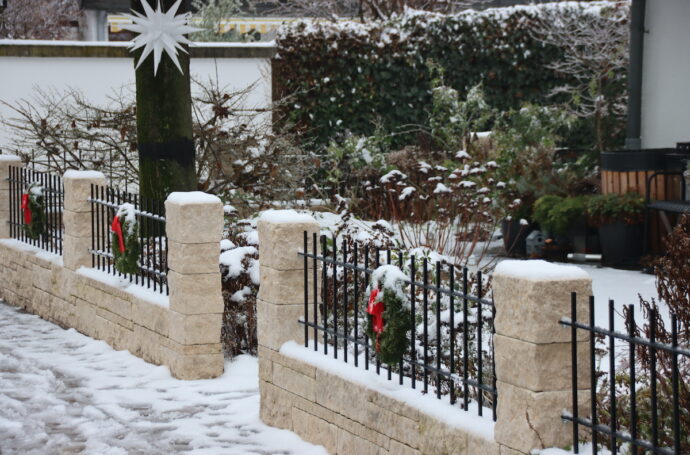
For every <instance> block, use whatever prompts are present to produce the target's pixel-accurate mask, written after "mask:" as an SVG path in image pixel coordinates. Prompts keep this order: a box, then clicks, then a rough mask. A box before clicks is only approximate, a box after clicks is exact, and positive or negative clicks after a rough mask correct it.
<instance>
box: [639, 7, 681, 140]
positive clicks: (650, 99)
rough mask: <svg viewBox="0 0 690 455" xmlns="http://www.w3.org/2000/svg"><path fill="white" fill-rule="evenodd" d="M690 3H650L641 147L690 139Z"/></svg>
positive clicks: (647, 20)
mask: <svg viewBox="0 0 690 455" xmlns="http://www.w3.org/2000/svg"><path fill="white" fill-rule="evenodd" d="M688 18H690V2H688V1H687V0H663V1H662V0H654V1H651V2H647V12H646V18H645V30H646V32H647V33H645V36H644V69H643V73H642V147H643V148H658V147H675V145H676V142H688V141H690V115H688V112H690V82H688V74H690V55H689V54H688V48H690V30H689V29H688V25H687V22H688Z"/></svg>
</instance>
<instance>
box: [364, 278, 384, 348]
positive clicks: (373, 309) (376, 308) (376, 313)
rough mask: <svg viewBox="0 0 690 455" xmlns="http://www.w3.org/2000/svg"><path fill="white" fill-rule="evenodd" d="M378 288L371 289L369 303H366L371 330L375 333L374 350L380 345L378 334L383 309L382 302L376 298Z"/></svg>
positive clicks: (381, 322) (380, 327) (381, 326)
mask: <svg viewBox="0 0 690 455" xmlns="http://www.w3.org/2000/svg"><path fill="white" fill-rule="evenodd" d="M379 292H380V291H379V290H378V289H374V290H372V291H371V294H369V305H367V313H369V314H370V315H371V316H372V318H373V321H372V325H373V327H372V328H373V330H374V333H375V334H376V352H379V350H380V348H381V346H380V345H379V335H381V333H383V310H384V309H385V308H384V306H383V302H382V301H380V300H378V301H377V300H376V299H377V298H378V295H379Z"/></svg>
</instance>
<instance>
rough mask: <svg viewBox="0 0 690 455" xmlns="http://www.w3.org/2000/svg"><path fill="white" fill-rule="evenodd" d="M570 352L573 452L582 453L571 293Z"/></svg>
mask: <svg viewBox="0 0 690 455" xmlns="http://www.w3.org/2000/svg"><path fill="white" fill-rule="evenodd" d="M570 321H571V325H570V340H571V342H570V350H571V355H572V375H571V377H572V387H573V452H574V453H580V438H579V437H578V433H579V424H578V421H577V419H578V415H579V410H578V400H577V327H575V323H576V322H577V293H575V292H571V293H570Z"/></svg>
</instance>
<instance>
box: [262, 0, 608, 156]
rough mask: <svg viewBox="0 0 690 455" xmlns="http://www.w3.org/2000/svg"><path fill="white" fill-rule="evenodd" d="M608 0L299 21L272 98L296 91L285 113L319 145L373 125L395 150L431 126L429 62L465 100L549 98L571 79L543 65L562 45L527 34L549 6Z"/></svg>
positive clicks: (283, 48)
mask: <svg viewBox="0 0 690 455" xmlns="http://www.w3.org/2000/svg"><path fill="white" fill-rule="evenodd" d="M606 7H615V4H613V3H610V2H595V3H588V4H586V6H578V5H574V4H572V3H570V4H561V5H554V4H550V5H549V4H547V5H542V6H525V7H510V8H499V9H490V10H486V11H484V12H475V11H469V12H465V13H460V14H456V15H441V14H435V13H426V12H419V11H407V12H406V13H405V14H403V15H402V16H398V17H394V18H393V19H391V20H389V21H388V22H386V23H381V22H372V23H366V24H360V23H357V22H350V21H346V22H339V23H333V22H318V21H301V22H296V23H292V24H289V25H286V26H284V27H283V28H282V29H281V31H280V32H279V34H278V37H277V46H278V54H277V56H276V58H275V59H274V61H273V77H274V96H275V98H276V99H281V98H283V97H284V96H287V95H290V94H294V98H293V99H292V100H291V102H290V103H289V105H287V106H285V107H284V109H285V112H284V113H285V114H287V115H286V116H285V117H284V118H286V119H287V121H289V122H291V123H293V124H294V126H295V127H296V128H297V130H298V131H303V132H305V133H306V136H307V138H309V139H311V140H313V141H314V145H315V146H316V148H317V149H318V148H321V147H323V146H325V145H326V144H327V143H328V142H329V140H330V139H331V138H333V137H334V136H336V135H338V134H339V133H344V132H345V131H348V130H349V131H350V132H352V133H354V134H357V135H371V134H373V132H374V130H375V129H376V125H375V123H376V122H380V126H382V127H383V129H384V130H386V131H390V132H397V133H399V134H398V135H396V136H394V138H393V139H394V144H393V145H394V146H402V145H405V144H409V143H413V142H415V141H416V139H417V138H416V137H415V134H416V133H415V132H414V130H415V129H416V130H417V131H418V130H419V126H420V125H423V126H426V125H428V112H427V111H428V109H429V105H430V100H431V91H430V76H429V71H428V69H427V64H426V62H427V61H428V60H429V59H431V60H433V61H434V62H436V63H437V64H438V65H440V66H441V67H443V68H444V70H445V81H446V83H447V84H448V85H450V86H451V87H453V88H455V89H457V90H458V91H459V92H460V93H461V96H463V97H464V95H463V94H464V93H466V92H467V91H468V90H469V89H470V88H471V87H473V86H474V85H476V84H477V83H479V82H481V83H482V84H483V89H484V91H485V93H486V99H487V102H488V103H489V104H490V105H491V106H493V107H495V108H498V109H499V110H508V109H511V108H519V107H521V106H522V105H523V104H524V103H526V102H531V103H537V104H552V103H553V101H554V100H547V99H546V95H547V94H548V92H549V90H550V89H552V88H554V87H556V86H558V85H562V84H564V83H565V82H567V81H566V80H565V79H564V77H563V76H562V75H558V74H554V72H553V71H550V70H548V69H545V66H546V64H548V63H549V62H553V61H555V60H556V59H559V58H560V56H561V55H562V53H561V50H560V49H558V48H555V47H553V46H546V45H544V44H543V43H541V42H540V41H539V40H537V39H536V38H535V37H534V36H532V34H531V33H530V29H531V28H532V27H533V26H534V24H535V21H537V20H538V19H539V15H540V12H541V11H543V8H560V9H561V10H562V13H563V14H575V15H580V16H582V18H581V20H582V21H587V20H588V19H587V18H588V16H590V15H594V14H596V15H598V14H601V11H602V9H603V8H606Z"/></svg>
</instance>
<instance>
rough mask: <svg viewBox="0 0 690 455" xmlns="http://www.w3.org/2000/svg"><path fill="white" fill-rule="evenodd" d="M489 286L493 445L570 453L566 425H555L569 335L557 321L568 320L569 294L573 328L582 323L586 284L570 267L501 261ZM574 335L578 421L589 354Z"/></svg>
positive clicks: (563, 396)
mask: <svg viewBox="0 0 690 455" xmlns="http://www.w3.org/2000/svg"><path fill="white" fill-rule="evenodd" d="M492 286H493V293H494V303H495V305H496V320H495V328H496V334H495V337H494V349H495V359H496V376H497V386H496V387H497V391H498V409H497V421H496V427H495V440H496V442H498V443H499V444H501V445H503V446H505V447H506V448H507V449H512V451H515V452H514V453H523V454H527V453H530V452H531V451H532V450H533V449H542V448H546V447H568V446H571V445H572V443H573V440H572V427H571V424H565V423H562V420H561V413H562V412H563V410H564V409H570V408H572V379H571V331H570V328H569V327H565V326H561V325H560V324H558V321H559V320H560V319H561V318H562V317H563V316H569V315H570V314H571V292H573V291H574V292H577V295H578V305H577V312H578V320H586V318H587V317H588V314H589V310H588V300H589V296H590V295H592V280H591V278H590V277H589V275H587V273H586V272H585V271H584V270H582V269H580V268H578V267H575V266H570V265H556V264H551V263H547V262H545V261H504V262H502V263H500V264H499V265H498V267H497V268H496V270H495V272H494V275H493V285H492ZM579 332H580V333H579V336H578V373H579V377H578V389H582V391H581V392H579V393H578V399H579V400H580V411H581V414H580V415H583V416H584V415H587V410H588V406H589V372H590V368H589V355H588V354H589V347H588V344H587V342H586V340H587V339H588V338H587V334H586V333H583V331H579ZM503 453H504V451H503V449H502V450H501V454H503ZM509 453H510V452H509Z"/></svg>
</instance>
